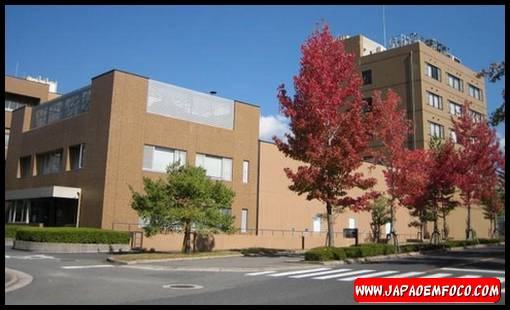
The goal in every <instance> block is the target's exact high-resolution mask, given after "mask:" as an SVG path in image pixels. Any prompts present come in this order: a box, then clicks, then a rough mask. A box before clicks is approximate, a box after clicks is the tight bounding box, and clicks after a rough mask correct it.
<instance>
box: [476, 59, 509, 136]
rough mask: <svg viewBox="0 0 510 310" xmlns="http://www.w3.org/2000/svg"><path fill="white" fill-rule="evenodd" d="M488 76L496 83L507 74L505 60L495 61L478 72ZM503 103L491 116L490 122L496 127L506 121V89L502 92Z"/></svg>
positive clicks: (479, 74) (480, 74)
mask: <svg viewBox="0 0 510 310" xmlns="http://www.w3.org/2000/svg"><path fill="white" fill-rule="evenodd" d="M482 76H483V77H487V78H488V79H489V82H491V83H495V82H496V81H499V80H500V79H501V78H502V77H504V76H505V62H504V61H502V62H501V63H499V64H498V63H493V64H491V65H490V66H489V68H486V69H483V70H482V71H480V72H479V73H478V77H482ZM502 95H503V96H502V97H503V103H502V104H501V105H500V106H499V107H498V108H497V109H496V111H494V112H492V114H491V116H490V124H491V125H492V126H494V127H496V126H497V125H498V124H499V123H501V122H504V121H505V90H504V89H503V92H502Z"/></svg>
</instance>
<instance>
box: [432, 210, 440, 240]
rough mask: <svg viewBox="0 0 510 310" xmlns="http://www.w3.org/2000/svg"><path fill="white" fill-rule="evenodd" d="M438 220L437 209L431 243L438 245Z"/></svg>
mask: <svg viewBox="0 0 510 310" xmlns="http://www.w3.org/2000/svg"><path fill="white" fill-rule="evenodd" d="M437 218H438V214H437V209H434V231H433V232H432V236H431V238H430V242H431V243H432V244H436V245H437V244H439V238H440V234H439V229H438V227H437Z"/></svg>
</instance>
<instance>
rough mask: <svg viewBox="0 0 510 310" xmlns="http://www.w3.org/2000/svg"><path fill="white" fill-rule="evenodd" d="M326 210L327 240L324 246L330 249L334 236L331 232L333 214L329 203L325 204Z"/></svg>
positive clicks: (333, 244) (333, 242)
mask: <svg viewBox="0 0 510 310" xmlns="http://www.w3.org/2000/svg"><path fill="white" fill-rule="evenodd" d="M326 210H327V213H328V239H327V243H326V246H328V247H332V246H335V235H334V231H333V212H332V207H331V203H329V202H328V203H326Z"/></svg>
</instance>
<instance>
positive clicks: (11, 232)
mask: <svg viewBox="0 0 510 310" xmlns="http://www.w3.org/2000/svg"><path fill="white" fill-rule="evenodd" d="M21 228H27V226H26V225H5V238H13V239H14V237H16V232H17V231H18V230H19V229H21Z"/></svg>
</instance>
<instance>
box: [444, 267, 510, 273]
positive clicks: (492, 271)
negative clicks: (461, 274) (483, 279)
mask: <svg viewBox="0 0 510 310" xmlns="http://www.w3.org/2000/svg"><path fill="white" fill-rule="evenodd" d="M441 270H447V271H465V272H480V273H503V274H504V273H505V271H504V270H503V271H499V270H486V269H460V268H450V267H444V268H441Z"/></svg>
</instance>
